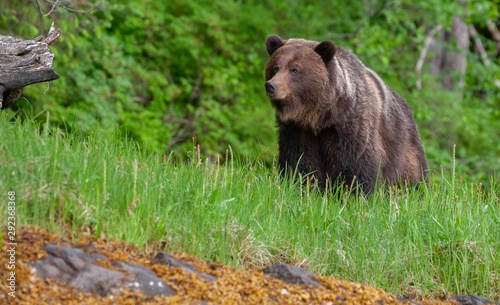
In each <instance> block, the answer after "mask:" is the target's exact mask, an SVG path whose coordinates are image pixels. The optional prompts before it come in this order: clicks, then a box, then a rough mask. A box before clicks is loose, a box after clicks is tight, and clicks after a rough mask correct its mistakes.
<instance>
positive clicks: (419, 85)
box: [415, 24, 443, 90]
mask: <svg viewBox="0 0 500 305" xmlns="http://www.w3.org/2000/svg"><path fill="white" fill-rule="evenodd" d="M442 29H443V26H442V25H441V24H438V25H436V26H435V27H434V28H433V29H432V30H431V31H430V32H429V34H428V35H427V37H426V39H425V43H424V47H423V48H422V51H421V52H420V57H419V58H418V61H417V65H416V66H415V74H416V75H417V89H418V90H421V89H422V81H421V80H420V74H421V73H422V66H423V65H424V60H425V56H426V55H427V51H429V47H430V45H431V42H432V38H433V37H434V35H436V33H437V32H438V31H441V30H442Z"/></svg>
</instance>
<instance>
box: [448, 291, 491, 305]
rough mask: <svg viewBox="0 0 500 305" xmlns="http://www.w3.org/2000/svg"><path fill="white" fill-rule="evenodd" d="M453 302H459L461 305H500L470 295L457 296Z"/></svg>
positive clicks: (453, 298)
mask: <svg viewBox="0 0 500 305" xmlns="http://www.w3.org/2000/svg"><path fill="white" fill-rule="evenodd" d="M451 299H452V300H455V301H457V302H458V303H459V304H461V305H482V304H497V305H498V304H500V303H495V302H492V301H489V300H487V299H485V298H483V297H480V296H477V295H473V294H469V295H456V296H453V297H451Z"/></svg>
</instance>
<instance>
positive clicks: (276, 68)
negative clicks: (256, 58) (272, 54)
mask: <svg viewBox="0 0 500 305" xmlns="http://www.w3.org/2000/svg"><path fill="white" fill-rule="evenodd" d="M279 70H280V67H278V66H274V67H273V73H275V74H276V73H278V71H279Z"/></svg>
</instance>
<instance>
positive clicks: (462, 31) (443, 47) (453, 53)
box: [430, 17, 469, 96]
mask: <svg viewBox="0 0 500 305" xmlns="http://www.w3.org/2000/svg"><path fill="white" fill-rule="evenodd" d="M453 42H455V45H456V47H451V45H452V44H453ZM430 49H431V50H432V51H433V53H434V57H433V58H432V59H431V60H430V62H431V64H432V66H433V67H432V71H431V73H432V74H434V75H441V76H443V79H442V80H441V83H442V85H443V88H444V89H445V90H449V91H452V90H456V92H457V95H460V96H462V90H463V88H464V85H465V73H466V71H467V60H466V58H465V54H466V52H467V51H468V50H469V31H468V28H467V24H465V21H464V20H463V19H461V18H458V17H454V18H453V24H452V26H451V31H450V32H445V31H444V30H442V31H441V33H440V36H439V37H438V38H437V39H436V38H434V39H433V41H432V43H431V46H430Z"/></svg>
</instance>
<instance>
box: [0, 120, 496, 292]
mask: <svg viewBox="0 0 500 305" xmlns="http://www.w3.org/2000/svg"><path fill="white" fill-rule="evenodd" d="M0 130H1V132H0V196H3V197H5V198H4V199H1V200H0V204H1V205H2V207H1V211H2V213H0V220H1V223H2V225H3V226H4V227H5V225H6V221H7V213H6V212H7V208H6V202H7V200H6V196H7V192H8V191H11V190H14V191H15V192H16V207H17V217H18V218H17V225H28V224H33V225H37V226H40V227H42V228H45V229H48V230H50V231H53V232H59V233H60V234H63V233H67V232H68V231H69V232H70V233H71V234H73V235H74V236H75V238H78V236H81V235H82V234H86V233H85V232H90V233H92V234H97V235H100V236H105V237H107V238H111V237H114V238H119V239H123V240H125V241H128V242H132V243H135V244H137V245H138V246H140V247H143V248H144V249H145V251H150V250H151V249H153V248H155V249H157V247H159V248H161V249H164V250H165V251H171V252H187V253H191V254H195V255H198V256H200V257H201V258H203V259H206V260H215V261H220V262H223V263H227V264H230V265H235V266H241V267H243V266H244V267H248V266H262V265H266V264H270V263H275V262H286V263H292V264H296V265H301V266H305V267H308V268H310V269H311V270H313V271H315V272H319V273H321V274H324V275H329V276H336V277H341V278H343V279H346V280H350V281H355V282H360V283H364V284H369V285H373V286H376V287H380V288H383V289H385V290H387V291H389V292H391V293H394V294H396V295H404V296H409V297H415V296H418V297H422V296H427V295H429V296H432V297H436V298H439V297H444V296H446V295H448V294H467V293H471V294H478V295H481V296H484V297H486V298H489V299H493V300H496V301H498V299H499V296H498V293H499V289H500V286H499V285H500V284H499V278H500V203H499V193H500V192H499V185H500V184H499V182H498V181H497V180H496V178H495V177H491V185H489V186H487V187H485V186H483V185H480V184H476V183H474V182H471V181H465V180H463V179H462V178H460V176H458V177H455V175H452V174H451V173H450V174H447V173H440V174H438V175H432V177H431V180H430V186H429V189H427V190H426V191H425V193H424V194H423V195H422V197H421V198H420V199H419V196H420V194H419V193H417V192H415V191H413V190H411V189H410V190H404V189H403V190H398V189H394V188H384V189H383V190H382V191H379V192H377V193H375V194H374V195H372V196H369V197H364V196H361V195H359V196H356V195H354V194H350V193H351V191H350V190H349V188H346V189H341V190H335V194H334V192H333V191H331V190H330V191H328V192H326V193H320V192H318V191H315V190H314V188H310V187H309V188H308V187H302V186H301V185H300V184H299V183H297V182H294V181H293V180H284V181H281V180H280V179H279V177H278V175H277V174H276V168H275V167H273V168H268V167H266V166H265V165H264V164H263V163H262V162H261V161H259V159H257V160H253V161H250V160H239V159H237V158H236V157H233V153H232V150H231V148H229V149H228V151H227V152H223V155H222V156H215V157H214V156H211V157H206V156H203V153H202V152H200V148H199V146H197V147H194V148H193V151H191V152H188V154H189V157H190V161H189V162H175V160H173V159H172V158H171V157H170V156H161V155H153V154H148V153H146V152H145V151H144V150H142V149H141V148H140V147H138V145H137V144H136V143H134V142H130V141H128V140H126V138H124V137H122V136H120V133H119V132H117V133H116V135H115V136H114V137H107V138H106V137H105V136H103V135H99V134H95V135H92V136H91V137H86V138H83V137H81V136H78V135H75V134H67V133H64V132H63V131H60V130H57V129H51V127H50V126H48V125H46V124H40V123H32V122H21V121H19V120H17V121H11V120H9V118H8V117H7V114H5V113H2V114H0ZM193 146H194V145H193ZM263 153H264V154H266V153H271V154H273V153H274V152H273V151H264V152H263ZM226 156H227V157H226Z"/></svg>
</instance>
